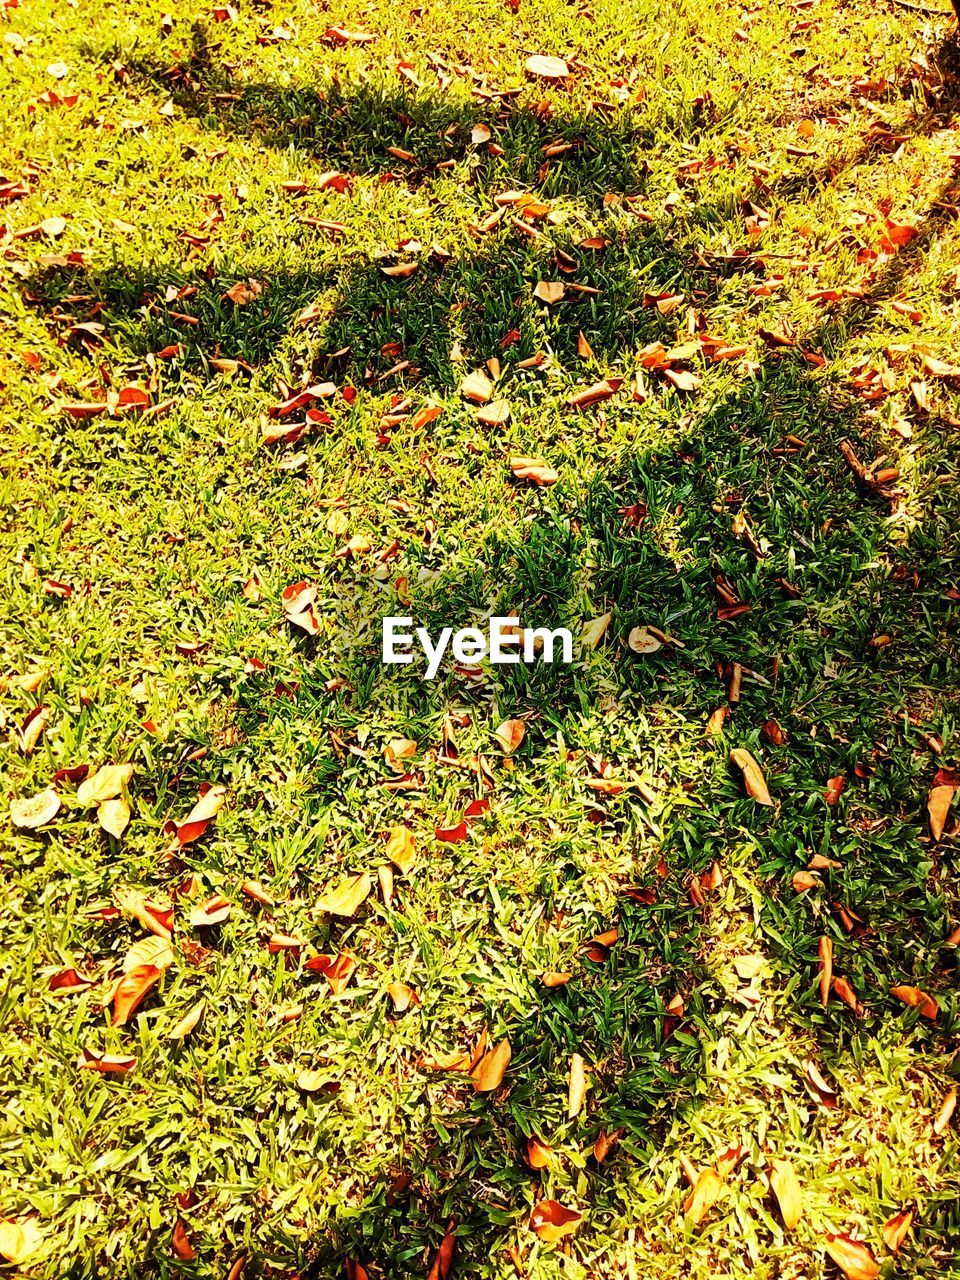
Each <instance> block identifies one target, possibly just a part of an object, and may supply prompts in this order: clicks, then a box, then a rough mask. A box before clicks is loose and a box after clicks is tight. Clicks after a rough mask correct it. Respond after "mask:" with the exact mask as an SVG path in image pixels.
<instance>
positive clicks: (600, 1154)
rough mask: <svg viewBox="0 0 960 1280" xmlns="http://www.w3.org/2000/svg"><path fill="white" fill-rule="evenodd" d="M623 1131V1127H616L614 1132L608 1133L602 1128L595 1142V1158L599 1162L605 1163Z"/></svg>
mask: <svg viewBox="0 0 960 1280" xmlns="http://www.w3.org/2000/svg"><path fill="white" fill-rule="evenodd" d="M622 1133H623V1130H622V1129H614V1131H613V1133H607V1131H606V1129H601V1130H600V1132H599V1133H598V1134H597V1137H596V1141H595V1142H594V1144H593V1158H594V1160H596V1162H597V1164H603V1162H604V1160H606V1158H607V1156H608V1155H609V1154H610V1152H611V1151H612V1150H613V1148H614V1147H615V1146H616V1145H617V1143H618V1142H619V1141H620V1136H621V1134H622Z"/></svg>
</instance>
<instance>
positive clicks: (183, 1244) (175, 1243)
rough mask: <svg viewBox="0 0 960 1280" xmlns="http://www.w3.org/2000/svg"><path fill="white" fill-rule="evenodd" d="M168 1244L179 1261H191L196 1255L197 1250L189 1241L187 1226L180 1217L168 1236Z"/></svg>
mask: <svg viewBox="0 0 960 1280" xmlns="http://www.w3.org/2000/svg"><path fill="white" fill-rule="evenodd" d="M170 1244H171V1247H172V1248H173V1252H174V1254H175V1255H176V1257H178V1258H179V1259H180V1261H181V1262H192V1261H193V1260H194V1258H195V1257H196V1256H197V1251H196V1249H194V1247H193V1245H192V1244H191V1243H190V1237H189V1236H188V1235H187V1228H186V1225H185V1223H184V1221H183V1219H182V1218H178V1219H177V1222H176V1225H175V1226H174V1228H173V1235H172V1236H171V1238H170Z"/></svg>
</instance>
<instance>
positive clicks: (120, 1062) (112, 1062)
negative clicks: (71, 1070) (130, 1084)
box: [77, 1049, 137, 1076]
mask: <svg viewBox="0 0 960 1280" xmlns="http://www.w3.org/2000/svg"><path fill="white" fill-rule="evenodd" d="M136 1065H137V1060H136V1058H135V1057H134V1056H133V1055H132V1054H127V1055H122V1054H115V1053H93V1052H91V1051H90V1050H89V1049H83V1050H81V1053H80V1057H79V1058H78V1059H77V1067H78V1068H79V1069H80V1070H81V1071H97V1072H99V1073H100V1075H118V1076H123V1075H126V1074H127V1072H128V1071H132V1070H133V1068H134V1067H135V1066H136Z"/></svg>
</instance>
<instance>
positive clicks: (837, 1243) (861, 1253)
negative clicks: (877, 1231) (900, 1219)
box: [824, 1235, 880, 1280]
mask: <svg viewBox="0 0 960 1280" xmlns="http://www.w3.org/2000/svg"><path fill="white" fill-rule="evenodd" d="M824 1243H825V1246H826V1250H827V1253H829V1255H830V1257H831V1258H832V1259H833V1260H834V1262H835V1263H836V1264H837V1266H838V1267H839V1268H840V1270H841V1271H842V1272H843V1274H844V1275H845V1276H846V1277H847V1280H876V1277H877V1276H878V1275H879V1274H880V1266H879V1264H878V1263H877V1260H876V1258H875V1257H874V1256H873V1254H872V1253H871V1252H870V1250H869V1249H868V1248H867V1246H866V1245H865V1244H861V1243H860V1242H859V1241H858V1240H851V1238H850V1237H849V1236H847V1235H842V1236H840V1235H838V1236H834V1235H828V1236H827V1237H826V1239H825V1241H824Z"/></svg>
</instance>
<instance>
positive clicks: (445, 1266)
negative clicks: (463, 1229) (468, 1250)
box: [427, 1219, 457, 1280]
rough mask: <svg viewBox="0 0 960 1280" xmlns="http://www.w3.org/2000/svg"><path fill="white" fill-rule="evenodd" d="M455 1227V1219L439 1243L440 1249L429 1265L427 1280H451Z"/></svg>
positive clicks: (455, 1240)
mask: <svg viewBox="0 0 960 1280" xmlns="http://www.w3.org/2000/svg"><path fill="white" fill-rule="evenodd" d="M456 1226H457V1223H456V1219H454V1220H453V1221H451V1223H450V1225H449V1226H448V1227H447V1230H446V1232H445V1233H444V1237H443V1239H442V1240H441V1241H440V1248H439V1249H438V1250H437V1254H436V1257H435V1258H434V1259H433V1262H432V1263H431V1264H430V1270H429V1271H428V1272H427V1280H451V1277H452V1276H453V1255H454V1253H455V1252H456V1247H457V1237H456V1234H455V1232H456Z"/></svg>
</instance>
